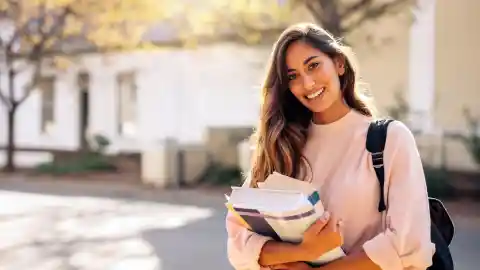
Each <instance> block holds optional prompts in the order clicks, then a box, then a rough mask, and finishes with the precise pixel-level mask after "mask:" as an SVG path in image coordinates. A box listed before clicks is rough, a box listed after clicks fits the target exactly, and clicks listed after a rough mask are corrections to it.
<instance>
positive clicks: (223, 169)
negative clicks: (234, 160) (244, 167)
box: [200, 162, 243, 186]
mask: <svg viewBox="0 0 480 270" xmlns="http://www.w3.org/2000/svg"><path fill="white" fill-rule="evenodd" d="M242 181H243V180H242V172H241V170H240V169H239V168H238V167H236V166H228V165H223V164H220V163H216V162H212V163H211V164H210V165H209V166H208V167H207V168H206V169H205V171H204V172H203V174H202V176H201V177H200V182H203V183H209V184H213V185H220V186H223V185H227V186H230V185H240V184H241V183H242Z"/></svg>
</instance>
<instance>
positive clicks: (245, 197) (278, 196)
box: [226, 172, 345, 265]
mask: <svg viewBox="0 0 480 270" xmlns="http://www.w3.org/2000/svg"><path fill="white" fill-rule="evenodd" d="M258 186H259V188H250V187H232V192H231V194H230V196H227V202H226V206H227V208H228V209H229V211H231V212H232V213H233V214H234V215H236V216H237V217H238V218H239V219H240V221H241V222H242V223H243V224H244V226H245V227H246V228H248V229H249V230H251V231H253V232H255V233H258V234H260V235H264V236H269V237H271V238H273V239H275V240H277V241H285V242H290V243H300V242H301V241H302V238H303V233H304V232H305V231H306V230H307V228H309V227H310V225H312V224H313V223H315V221H317V219H319V218H320V217H321V216H322V214H323V212H324V211H325V209H324V207H323V204H322V201H321V199H320V196H319V193H318V191H317V190H316V189H315V188H314V187H313V185H311V184H310V183H307V182H304V181H299V180H297V179H294V178H291V177H288V176H285V175H282V174H280V173H277V172H274V173H273V174H271V175H270V176H269V177H268V178H267V179H266V180H265V182H262V183H259V184H258ZM343 256H345V253H344V252H343V250H342V248H341V247H337V248H335V249H333V250H331V251H329V252H327V253H326V254H324V255H322V256H321V257H320V258H318V259H317V260H315V261H313V262H311V263H312V264H313V265H323V264H325V263H328V262H331V261H333V260H336V259H338V258H340V257H343Z"/></svg>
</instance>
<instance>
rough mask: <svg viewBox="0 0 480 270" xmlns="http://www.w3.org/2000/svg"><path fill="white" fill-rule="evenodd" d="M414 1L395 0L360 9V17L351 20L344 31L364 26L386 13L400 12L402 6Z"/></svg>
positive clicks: (347, 31)
mask: <svg viewBox="0 0 480 270" xmlns="http://www.w3.org/2000/svg"><path fill="white" fill-rule="evenodd" d="M413 3H414V1H413V0H393V1H390V2H388V3H383V4H380V5H376V6H369V7H365V10H362V11H360V12H361V15H360V17H359V18H358V19H356V20H354V21H353V22H351V23H350V24H349V25H347V26H345V28H344V31H345V32H346V33H349V32H351V31H353V30H354V29H355V28H358V27H360V26H362V25H363V24H364V23H365V22H367V21H374V20H377V19H379V18H381V17H383V16H384V15H395V14H397V13H399V12H400V11H401V10H402V8H405V7H406V6H407V5H409V4H413Z"/></svg>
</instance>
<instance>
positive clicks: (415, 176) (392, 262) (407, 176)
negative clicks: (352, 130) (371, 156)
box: [363, 122, 435, 270]
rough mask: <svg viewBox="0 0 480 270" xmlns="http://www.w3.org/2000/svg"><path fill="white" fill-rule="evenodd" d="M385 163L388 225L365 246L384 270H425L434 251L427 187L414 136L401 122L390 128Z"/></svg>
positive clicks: (367, 251)
mask: <svg viewBox="0 0 480 270" xmlns="http://www.w3.org/2000/svg"><path fill="white" fill-rule="evenodd" d="M384 164H385V186H386V187H388V188H387V191H386V196H385V198H387V201H386V204H387V210H386V211H387V212H386V224H387V226H386V229H385V231H383V232H381V233H380V234H378V235H377V236H375V237H374V238H373V239H371V240H369V241H367V242H366V243H365V244H364V245H363V249H364V251H365V253H366V254H367V256H368V257H369V258H370V259H371V260H372V261H373V262H374V263H375V264H377V265H378V266H379V267H380V268H381V269H382V270H403V269H415V270H420V269H422V270H425V269H426V268H427V267H429V266H430V265H431V264H432V256H433V253H434V250H435V246H434V244H433V243H432V242H431V239H430V212H429V205H428V194H427V187H426V181H425V175H424V171H423V166H422V162H421V159H420V155H419V152H418V149H417V146H416V143H415V138H414V136H413V134H412V133H411V132H410V130H409V129H408V128H407V127H406V126H405V125H404V124H403V123H401V122H393V123H392V124H391V125H390V127H389V129H388V136H387V142H386V145H385V152H384Z"/></svg>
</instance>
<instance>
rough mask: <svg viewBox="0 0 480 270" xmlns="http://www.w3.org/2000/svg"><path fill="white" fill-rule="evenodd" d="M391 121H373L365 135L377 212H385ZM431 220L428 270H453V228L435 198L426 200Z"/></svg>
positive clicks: (446, 213)
mask: <svg viewBox="0 0 480 270" xmlns="http://www.w3.org/2000/svg"><path fill="white" fill-rule="evenodd" d="M392 121H393V120H391V119H381V120H375V121H372V122H371V123H370V126H369V128H368V134H367V141H366V148H367V151H369V152H370V153H371V155H372V162H373V168H374V169H375V173H376V175H377V178H378V182H379V184H380V201H379V204H378V211H379V212H383V211H385V210H386V205H385V198H384V191H383V190H384V181H385V179H384V178H385V173H384V167H383V150H384V148H385V143H386V140H387V129H388V125H389V124H390V123H391V122H392ZM428 202H429V206H430V219H431V239H432V242H433V243H434V244H435V248H436V251H435V254H434V255H433V258H432V260H433V263H432V265H431V266H430V267H429V268H428V270H453V269H454V263H453V259H452V255H451V253H450V249H449V245H450V243H451V242H452V239H453V236H454V233H455V228H454V225H453V222H452V219H451V218H450V215H449V214H448V212H447V210H446V208H445V207H444V205H443V203H442V202H441V201H440V200H438V199H436V198H431V197H429V198H428Z"/></svg>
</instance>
